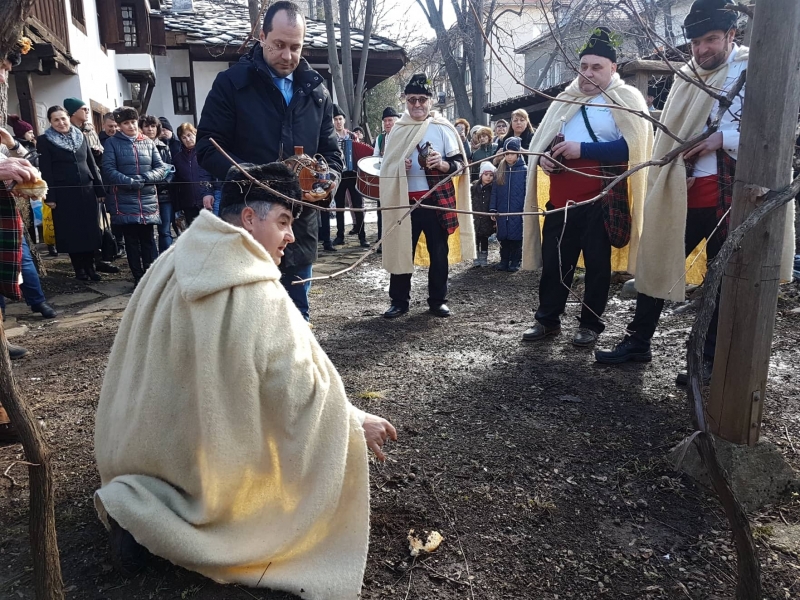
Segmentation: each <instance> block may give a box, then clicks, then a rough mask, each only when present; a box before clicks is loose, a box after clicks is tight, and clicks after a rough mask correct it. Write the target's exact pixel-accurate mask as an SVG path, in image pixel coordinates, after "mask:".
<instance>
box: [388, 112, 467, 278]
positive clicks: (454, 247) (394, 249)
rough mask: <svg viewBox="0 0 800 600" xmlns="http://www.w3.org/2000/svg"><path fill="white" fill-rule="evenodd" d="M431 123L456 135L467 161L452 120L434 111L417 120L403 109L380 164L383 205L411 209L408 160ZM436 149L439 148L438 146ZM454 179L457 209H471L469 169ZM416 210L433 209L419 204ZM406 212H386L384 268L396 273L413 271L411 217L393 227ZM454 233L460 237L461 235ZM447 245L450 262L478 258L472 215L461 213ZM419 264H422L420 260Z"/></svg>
mask: <svg viewBox="0 0 800 600" xmlns="http://www.w3.org/2000/svg"><path fill="white" fill-rule="evenodd" d="M431 123H436V124H437V125H441V126H442V127H447V128H448V129H450V130H451V131H452V132H453V133H454V134H455V137H456V139H457V140H458V147H459V151H460V153H461V156H463V157H464V160H466V158H467V153H466V151H465V150H464V146H463V144H462V143H461V137H460V136H459V135H458V134H457V133H456V130H455V128H454V127H453V126H452V125H451V124H450V121H448V120H447V119H445V118H443V117H440V116H438V115H435V114H434V115H432V116H431V117H429V118H427V119H425V120H424V121H415V120H414V119H412V118H411V115H409V114H408V112H407V111H406V112H404V113H403V116H402V117H400V120H399V121H397V122H396V123H395V124H394V127H392V132H391V133H390V134H389V137H387V138H386V152H385V154H384V156H383V161H382V163H381V179H380V196H381V206H382V207H391V206H402V207H408V208H410V205H409V203H408V174H407V172H406V167H405V159H407V158H409V157H410V156H411V155H412V154H413V153H414V150H415V149H416V147H417V144H419V142H420V140H421V139H422V138H423V136H424V135H425V132H426V131H427V130H428V126H429V125H430V124H431ZM434 149H435V150H436V148H434ZM439 150H440V149H439ZM452 181H453V185H454V186H455V190H456V208H457V209H458V210H467V211H469V210H472V200H471V196H470V187H469V169H467V170H466V171H465V172H464V174H462V175H457V176H455V177H453V179H452ZM414 210H430V209H427V208H422V207H419V208H416V209H414ZM404 214H405V212H404V211H402V210H387V211H384V213H383V231H384V233H383V254H382V257H383V268H384V269H386V270H387V271H389V273H392V274H395V275H399V274H403V273H413V272H414V258H413V248H412V247H411V217H406V218H405V219H404V220H403V221H402V222H401V223H400V225H398V226H397V227H395V228H394V230H393V231H392V230H391V228H392V227H393V226H394V224H395V223H397V221H398V220H399V219H400V218H401V217H402V216H403V215H404ZM423 236H424V234H423ZM455 236H458V238H456V237H455ZM448 245H449V246H450V253H449V255H448V262H449V263H450V264H453V263H457V262H461V261H462V260H472V259H474V258H475V256H476V254H475V232H474V229H473V224H472V215H469V214H461V213H459V214H458V229H456V231H455V232H453V235H451V236H450V239H449V240H448ZM459 245H460V249H459ZM459 250H460V251H459ZM417 254H418V255H419V254H427V252H426V249H421V248H417ZM418 258H419V256H418ZM418 264H420V263H419V262H418ZM422 264H424V263H422Z"/></svg>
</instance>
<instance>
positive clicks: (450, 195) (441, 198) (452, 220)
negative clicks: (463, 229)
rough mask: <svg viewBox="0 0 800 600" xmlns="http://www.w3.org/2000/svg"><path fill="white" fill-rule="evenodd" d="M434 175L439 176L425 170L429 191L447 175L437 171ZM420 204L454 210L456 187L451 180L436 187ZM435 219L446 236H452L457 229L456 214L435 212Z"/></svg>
mask: <svg viewBox="0 0 800 600" xmlns="http://www.w3.org/2000/svg"><path fill="white" fill-rule="evenodd" d="M435 173H439V174H438V175H436V174H434V172H432V171H428V170H427V169H426V170H425V175H426V178H427V180H428V186H430V187H431V189H432V188H433V186H435V185H436V184H438V183H439V182H440V181H441V180H442V179H444V178H445V177H447V175H443V174H441V173H440V172H439V171H436V172H435ZM462 177H463V175H462ZM422 203H423V204H430V205H431V206H442V207H444V208H455V207H456V187H455V186H454V185H453V180H452V179H451V180H450V181H448V182H447V183H445V184H442V185H440V186H439V187H437V188H436V189H435V190H433V193H432V194H431V195H430V196H428V197H427V198H426V199H425V200H423V202H422ZM418 210H419V209H418ZM436 217H437V218H438V219H439V225H441V226H442V229H444V230H445V231H447V233H448V234H452V233H453V232H454V231H455V230H456V229H458V213H454V212H449V211H447V212H446V211H439V210H437V211H436Z"/></svg>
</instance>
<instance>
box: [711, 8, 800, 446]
mask: <svg viewBox="0 0 800 600" xmlns="http://www.w3.org/2000/svg"><path fill="white" fill-rule="evenodd" d="M752 25H753V33H752V40H753V43H752V46H751V48H750V59H749V63H748V68H747V91H746V95H745V101H744V107H743V111H742V127H741V140H740V143H739V158H738V162H737V166H736V183H735V184H734V188H733V207H732V210H731V219H730V220H731V222H730V229H731V230H733V229H734V228H735V227H736V226H737V225H739V224H740V223H741V222H742V221H743V220H744V218H745V217H746V216H747V215H748V214H750V212H752V210H753V209H754V208H755V206H756V205H757V204H759V203H760V202H761V201H760V197H761V196H763V195H764V194H765V193H766V192H767V191H768V190H778V189H780V188H783V187H785V186H786V185H788V184H789V182H790V181H791V175H792V154H793V151H794V139H795V133H794V132H795V124H796V123H797V111H798V108H799V107H800V77H798V76H797V69H798V65H800V36H798V35H797V32H798V31H800V2H785V1H783V0H759V1H758V4H757V6H756V8H755V18H754V20H753V23H752ZM785 220H786V209H780V210H776V211H775V213H774V214H773V215H772V216H770V217H768V218H766V219H764V220H763V221H762V222H761V223H760V224H759V225H758V226H757V227H756V228H755V229H753V231H751V233H750V235H749V236H748V237H747V238H745V240H744V241H743V243H742V245H741V247H740V248H739V249H738V250H737V252H736V253H735V254H734V255H733V257H732V258H731V260H730V262H729V263H728V266H727V268H726V269H725V275H724V278H723V281H722V300H721V303H720V316H719V328H718V332H717V350H716V358H715V361H714V372H713V377H712V382H711V397H710V399H709V402H708V418H709V422H710V426H711V430H712V432H713V433H714V434H716V435H718V436H720V437H721V438H723V439H725V440H728V441H730V442H734V443H738V444H749V445H753V444H755V443H756V442H757V441H758V436H759V431H760V428H761V416H762V413H763V406H764V399H765V389H766V382H767V371H768V369H769V356H770V347H771V344H772V330H773V326H774V323H775V311H776V309H777V302H778V284H779V283H780V282H779V267H780V259H781V247H782V245H783V237H784V223H785Z"/></svg>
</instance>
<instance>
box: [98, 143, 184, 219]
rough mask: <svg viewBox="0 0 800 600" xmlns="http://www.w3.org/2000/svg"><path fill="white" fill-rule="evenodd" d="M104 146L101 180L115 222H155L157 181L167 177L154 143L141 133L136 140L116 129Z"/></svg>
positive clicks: (157, 216)
mask: <svg viewBox="0 0 800 600" xmlns="http://www.w3.org/2000/svg"><path fill="white" fill-rule="evenodd" d="M103 148H104V149H105V151H104V152H103V181H104V182H105V184H106V186H107V188H108V194H106V210H108V214H109V215H111V222H112V223H114V224H115V225H156V224H158V223H161V218H160V217H159V214H158V195H157V194H158V192H157V190H156V186H155V184H156V183H160V182H162V181H164V179H165V178H166V177H167V172H168V167H167V165H165V164H164V163H163V162H162V160H161V155H160V154H159V152H158V149H157V148H156V145H155V143H153V141H152V140H151V139H149V138H147V137H145V136H143V135H142V134H141V133H140V134H139V135H138V137H137V138H136V140H131V139H130V138H129V137H128V136H127V135H125V134H124V133H122V132H121V131H118V132H117V133H116V134H115V135H114V136H113V137H110V138H108V139H107V140H106V142H105V144H104V146H103Z"/></svg>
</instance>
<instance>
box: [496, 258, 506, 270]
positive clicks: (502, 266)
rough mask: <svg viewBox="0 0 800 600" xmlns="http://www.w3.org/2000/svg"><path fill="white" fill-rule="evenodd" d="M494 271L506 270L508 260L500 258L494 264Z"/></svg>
mask: <svg viewBox="0 0 800 600" xmlns="http://www.w3.org/2000/svg"><path fill="white" fill-rule="evenodd" d="M494 270H495V271H508V261H507V260H502V261H500V262H499V263H497V264H496V265H495V266H494Z"/></svg>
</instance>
